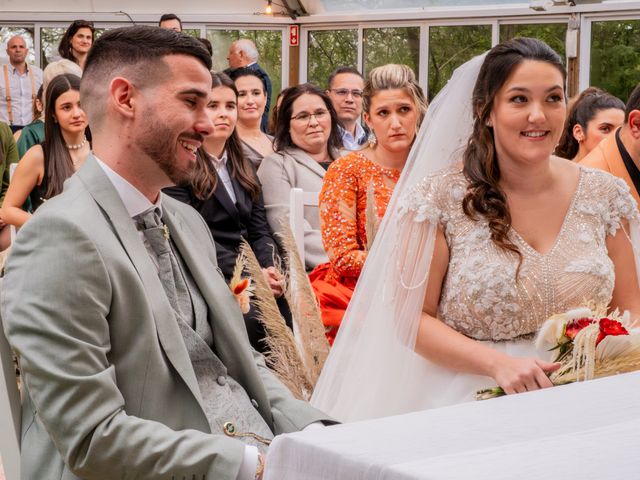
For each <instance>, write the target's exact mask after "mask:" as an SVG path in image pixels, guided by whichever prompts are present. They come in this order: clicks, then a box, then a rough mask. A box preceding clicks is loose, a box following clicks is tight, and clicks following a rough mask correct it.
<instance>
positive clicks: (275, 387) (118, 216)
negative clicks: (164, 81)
mask: <svg viewBox="0 0 640 480" xmlns="http://www.w3.org/2000/svg"><path fill="white" fill-rule="evenodd" d="M162 205H163V212H164V217H163V219H164V221H165V223H166V224H167V225H168V227H169V229H170V231H171V235H172V239H173V240H174V243H175V245H176V247H177V248H178V250H179V253H180V255H181V257H182V259H183V260H184V262H185V264H186V266H187V268H188V269H189V271H190V272H191V275H192V276H193V279H194V280H195V282H196V283H197V285H198V288H199V289H200V291H201V293H202V296H203V297H204V299H205V301H206V303H207V305H208V308H209V319H210V320H211V322H210V323H211V328H212V331H213V339H214V348H215V351H216V353H217V355H218V357H219V358H220V359H221V360H222V362H223V363H224V365H225V366H226V368H227V370H228V374H229V375H231V376H232V377H233V378H234V379H235V380H237V381H238V382H239V383H240V384H241V385H242V387H243V388H244V389H245V390H246V392H247V394H248V395H249V397H250V398H251V400H252V402H251V403H252V404H253V405H254V406H255V408H257V410H258V411H259V413H260V415H261V416H262V417H263V418H264V420H265V422H266V423H267V424H268V425H269V427H270V428H271V429H272V431H273V432H274V433H276V434H278V433H283V432H289V431H295V430H299V429H301V428H303V427H305V426H306V425H308V424H310V423H312V422H315V421H318V420H326V419H327V417H326V416H325V415H323V414H322V413H320V412H319V411H317V410H315V409H313V408H312V407H310V406H309V405H308V404H306V403H304V402H301V401H298V400H295V399H294V398H293V396H292V395H291V394H290V393H289V391H288V390H287V389H286V388H285V387H284V386H283V385H282V384H281V383H280V382H279V381H277V380H276V378H275V377H274V376H273V375H272V373H271V372H270V371H269V370H268V369H267V368H266V367H265V365H264V360H263V358H262V357H261V356H260V355H259V354H257V353H255V352H254V351H253V350H252V349H251V347H250V345H249V341H248V338H247V334H246V330H245V329H244V328H245V327H244V322H243V319H242V315H241V313H240V310H239V308H238V306H237V304H236V302H235V300H234V298H233V296H232V295H231V293H230V291H229V288H228V287H227V286H226V284H225V283H224V281H223V279H222V277H221V275H220V274H219V273H218V272H217V271H216V254H215V250H214V247H213V241H212V239H211V235H210V233H209V229H208V228H207V226H206V225H205V223H204V221H203V220H202V218H201V217H200V216H199V214H198V213H197V212H196V211H195V210H193V209H192V208H191V207H189V206H187V205H185V204H183V203H181V202H178V201H175V200H173V199H171V198H170V197H167V196H163V198H162ZM1 302H2V303H1V314H2V320H3V323H4V328H5V331H6V333H7V336H8V338H9V341H10V343H11V345H12V346H13V348H14V350H15V351H16V353H17V354H18V356H19V358H20V365H21V368H22V376H23V385H24V391H23V397H24V401H23V415H22V472H23V478H25V479H33V480H44V479H76V478H86V479H109V480H115V479H121V478H123V479H124V478H128V479H163V478H167V479H176V480H177V479H183V478H185V479H192V478H195V479H202V478H207V479H229V480H232V479H235V478H236V476H237V473H238V471H239V468H240V465H241V463H242V459H243V454H244V444H243V443H241V442H240V441H238V440H236V439H232V438H229V437H226V436H224V435H212V434H211V430H210V426H209V422H208V421H207V417H206V416H205V413H204V410H203V405H202V398H201V395H200V391H199V388H198V382H197V379H196V376H195V374H194V369H193V367H192V365H191V362H190V360H189V356H188V352H187V349H186V347H185V343H184V341H183V338H182V335H181V333H180V329H179V327H178V324H177V322H176V318H175V315H174V313H173V310H172V308H171V306H170V304H169V302H168V300H167V297H166V295H165V293H164V290H163V287H162V285H161V283H160V280H159V278H158V274H157V271H156V270H155V267H154V265H153V263H152V261H151V259H150V257H149V254H148V252H147V250H146V249H145V246H144V244H143V242H142V240H141V238H140V235H139V232H138V231H137V230H136V228H135V225H134V223H133V221H132V220H131V218H130V217H129V214H128V213H127V210H126V208H125V206H124V204H123V203H122V201H121V199H120V197H119V196H118V194H117V192H116V190H115V189H114V187H113V185H112V184H111V182H110V181H109V179H108V178H107V176H106V175H105V174H104V172H103V171H102V169H101V167H100V166H99V165H98V164H97V162H96V160H95V159H94V158H93V157H92V156H90V157H89V158H88V159H87V161H86V162H85V165H84V166H83V167H82V169H81V170H80V171H78V172H77V174H76V175H74V176H73V177H72V178H70V179H69V180H68V181H67V183H66V184H65V190H64V192H63V193H62V194H61V195H59V196H57V197H55V198H53V199H51V200H50V201H48V202H46V203H45V204H44V205H43V206H42V207H40V209H39V210H38V212H37V214H36V215H34V216H33V218H31V219H30V220H29V221H28V222H27V223H26V224H25V226H24V227H23V228H22V229H21V231H20V233H19V235H18V237H17V240H16V242H15V244H14V247H13V251H12V253H11V256H10V258H9V260H8V262H7V265H6V275H5V278H4V280H3V288H2V293H1Z"/></svg>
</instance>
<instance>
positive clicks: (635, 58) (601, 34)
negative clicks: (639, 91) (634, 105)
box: [590, 20, 640, 102]
mask: <svg viewBox="0 0 640 480" xmlns="http://www.w3.org/2000/svg"><path fill="white" fill-rule="evenodd" d="M590 79H591V80H590V84H591V85H593V86H596V87H600V88H603V89H604V90H606V91H607V92H609V93H611V94H612V95H615V96H616V97H618V98H620V99H622V100H623V101H625V102H626V100H627V98H628V97H629V94H630V93H631V91H632V90H633V89H634V88H635V86H636V85H637V84H638V82H639V81H640V20H614V21H610V22H593V24H592V25H591V71H590Z"/></svg>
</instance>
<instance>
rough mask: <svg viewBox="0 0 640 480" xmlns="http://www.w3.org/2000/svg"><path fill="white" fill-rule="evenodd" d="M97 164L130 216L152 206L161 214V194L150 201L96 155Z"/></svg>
mask: <svg viewBox="0 0 640 480" xmlns="http://www.w3.org/2000/svg"><path fill="white" fill-rule="evenodd" d="M96 160H97V162H98V165H100V167H101V168H102V170H104V173H105V174H106V175H107V178H108V179H109V180H110V181H111V183H112V184H113V187H114V188H115V189H116V192H118V196H119V197H120V199H121V200H122V203H124V206H125V208H126V209H127V212H128V213H129V216H130V217H131V218H133V217H135V216H137V215H140V214H141V213H144V212H146V211H148V210H151V209H152V208H157V209H159V210H160V216H162V195H158V200H157V201H156V203H151V202H150V201H149V199H148V198H147V197H145V196H144V195H143V194H142V192H141V191H140V190H138V189H137V188H136V187H134V186H133V185H131V184H130V183H129V182H128V181H127V180H126V179H125V178H124V177H122V176H121V175H119V174H118V173H116V172H115V171H114V170H113V169H112V168H111V167H109V165H107V164H106V163H104V162H103V161H102V160H100V159H99V158H98V157H96Z"/></svg>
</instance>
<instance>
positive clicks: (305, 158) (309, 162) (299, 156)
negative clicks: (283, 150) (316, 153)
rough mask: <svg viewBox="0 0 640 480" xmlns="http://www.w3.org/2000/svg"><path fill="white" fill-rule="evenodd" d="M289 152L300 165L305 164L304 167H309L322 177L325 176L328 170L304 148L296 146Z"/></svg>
mask: <svg viewBox="0 0 640 480" xmlns="http://www.w3.org/2000/svg"><path fill="white" fill-rule="evenodd" d="M288 153H289V155H291V157H292V158H293V159H294V160H295V161H296V163H299V164H300V165H303V166H304V167H306V168H308V169H309V170H311V171H312V172H313V173H315V174H316V175H318V176H319V177H320V178H324V174H325V173H326V170H325V169H324V168H322V166H321V165H320V164H319V163H318V162H316V161H315V160H314V159H313V158H311V157H310V156H309V155H308V154H307V153H306V152H305V151H304V150H301V149H299V148H295V149H292V150H291V151H290V152H288Z"/></svg>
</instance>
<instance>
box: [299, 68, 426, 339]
mask: <svg viewBox="0 0 640 480" xmlns="http://www.w3.org/2000/svg"><path fill="white" fill-rule="evenodd" d="M363 107H364V120H365V122H366V123H367V125H368V126H369V128H370V130H371V131H372V132H373V134H374V135H375V137H374V138H375V140H374V141H371V143H370V145H369V146H368V147H367V148H366V149H364V150H360V151H357V152H351V153H349V154H348V155H346V156H344V157H342V158H340V159H338V160H336V161H335V162H333V163H332V164H331V166H330V167H329V169H328V170H327V173H326V174H325V176H324V180H323V185H322V190H321V192H320V197H319V203H320V229H321V233H322V243H323V246H324V249H325V251H326V252H327V256H328V258H329V262H328V263H323V264H320V265H318V266H317V267H316V268H315V269H314V270H313V271H312V272H311V273H310V278H311V284H312V286H313V289H314V292H315V294H316V298H317V299H318V303H319V305H320V311H321V315H322V321H323V323H324V325H325V327H326V329H327V338H328V339H329V342H330V343H333V339H334V338H335V336H336V333H337V332H338V327H339V326H340V322H341V321H342V317H343V315H344V312H345V310H346V308H347V306H348V305H349V300H350V299H351V295H352V294H353V290H354V288H355V286H356V282H357V281H358V277H359V276H360V272H361V271H362V267H363V265H364V262H365V260H366V258H367V252H368V251H369V248H370V246H371V245H372V243H373V237H374V236H375V230H376V228H377V225H378V224H379V223H380V220H381V219H382V217H383V216H384V213H385V211H386V208H387V204H388V203H389V199H390V198H391V194H392V193H393V189H394V187H395V185H396V182H397V181H398V178H400V172H401V171H402V167H403V166H404V164H405V162H406V161H407V157H408V155H409V151H410V150H411V146H412V144H413V141H414V139H415V136H416V132H417V130H418V128H419V126H420V122H421V121H422V118H423V116H424V113H425V111H426V108H427V102H426V100H425V97H424V94H423V92H422V89H421V88H420V86H419V85H418V83H417V82H416V79H415V76H414V74H413V71H412V70H411V69H410V68H409V67H407V66H406V65H393V64H391V65H385V66H382V67H378V68H376V69H374V70H372V71H371V74H370V75H369V78H368V80H367V83H366V85H365V89H364V94H363Z"/></svg>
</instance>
